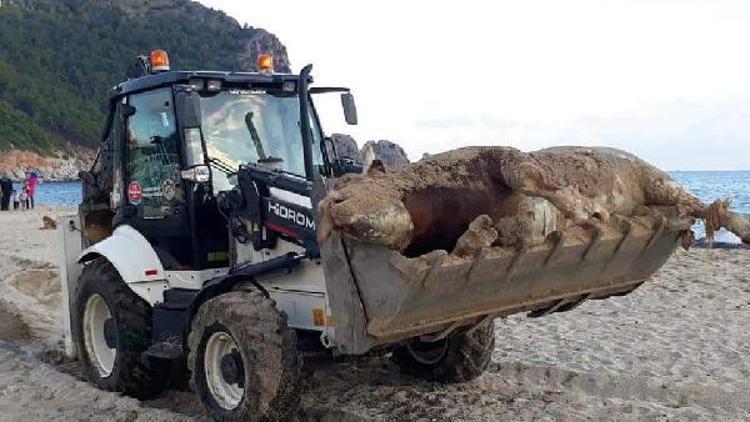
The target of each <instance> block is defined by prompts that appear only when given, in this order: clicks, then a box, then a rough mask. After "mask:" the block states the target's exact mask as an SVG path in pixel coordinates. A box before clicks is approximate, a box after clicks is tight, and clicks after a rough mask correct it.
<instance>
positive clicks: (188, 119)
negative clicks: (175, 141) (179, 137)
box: [174, 87, 201, 129]
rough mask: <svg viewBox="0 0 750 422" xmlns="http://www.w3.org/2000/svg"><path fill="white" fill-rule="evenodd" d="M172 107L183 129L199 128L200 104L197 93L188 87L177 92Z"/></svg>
mask: <svg viewBox="0 0 750 422" xmlns="http://www.w3.org/2000/svg"><path fill="white" fill-rule="evenodd" d="M174 105H175V110H176V111H177V116H178V119H179V122H180V124H181V125H182V128H183V129H189V128H199V127H201V102H200V95H198V93H197V92H195V91H193V90H192V88H190V87H186V88H185V89H180V90H178V91H177V93H176V94H175V101H174Z"/></svg>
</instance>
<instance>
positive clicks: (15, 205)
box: [13, 189, 21, 210]
mask: <svg viewBox="0 0 750 422" xmlns="http://www.w3.org/2000/svg"><path fill="white" fill-rule="evenodd" d="M20 203H21V192H20V191H17V190H15V189H14V190H13V209H14V210H17V209H18V207H19V205H20Z"/></svg>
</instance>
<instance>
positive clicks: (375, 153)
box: [331, 133, 410, 170]
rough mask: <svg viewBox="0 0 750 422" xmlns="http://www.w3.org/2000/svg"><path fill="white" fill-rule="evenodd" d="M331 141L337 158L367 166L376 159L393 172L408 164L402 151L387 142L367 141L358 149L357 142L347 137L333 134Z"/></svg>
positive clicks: (399, 147) (397, 146)
mask: <svg viewBox="0 0 750 422" xmlns="http://www.w3.org/2000/svg"><path fill="white" fill-rule="evenodd" d="M331 139H332V140H333V145H334V148H336V154H337V155H338V156H339V157H342V158H351V159H353V160H355V161H357V162H359V163H361V164H368V163H369V162H370V161H371V160H373V159H378V160H380V161H382V162H383V164H385V166H386V167H387V168H389V169H392V170H395V169H400V168H402V167H404V166H406V165H407V164H409V163H410V161H409V157H407V156H406V152H404V149H403V148H401V146H399V145H398V144H396V143H394V142H391V141H388V140H384V139H381V140H379V141H367V142H365V144H364V146H363V147H362V149H360V148H359V146H358V145H357V141H355V140H354V138H352V137H351V136H349V135H344V134H340V133H334V134H332V135H331Z"/></svg>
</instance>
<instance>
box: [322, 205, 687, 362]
mask: <svg viewBox="0 0 750 422" xmlns="http://www.w3.org/2000/svg"><path fill="white" fill-rule="evenodd" d="M618 223H619V224H617V226H619V227H618V229H614V228H609V226H607V227H606V228H602V229H599V230H596V231H593V232H592V233H593V234H592V235H590V236H573V235H567V236H566V235H564V234H563V233H561V232H555V233H553V234H552V235H550V236H549V238H548V239H547V241H546V242H545V243H543V244H541V245H537V246H534V247H531V248H528V249H522V250H510V249H508V248H499V247H488V248H484V249H482V250H481V252H480V253H479V254H478V255H477V256H476V257H475V258H473V259H472V258H458V257H456V256H453V255H450V254H448V253H447V252H446V251H433V252H431V253H428V254H426V255H423V256H420V257H416V258H408V257H405V256H403V255H401V254H400V253H398V252H396V251H393V250H390V249H386V248H384V247H382V246H376V245H372V244H368V243H363V242H360V241H356V240H353V239H351V238H348V237H346V236H345V235H342V234H340V233H334V234H333V236H332V237H331V238H330V239H329V240H328V241H327V242H325V243H324V244H323V245H322V248H321V254H322V257H323V264H324V269H325V273H326V283H327V292H328V297H329V303H330V307H331V313H332V316H333V320H334V325H335V330H334V331H335V333H334V338H333V339H332V341H333V344H334V345H336V346H337V347H338V348H339V349H340V350H341V351H342V352H344V353H349V354H362V353H366V352H367V351H369V350H370V349H372V348H373V347H377V346H380V345H385V344H390V343H394V342H397V341H399V340H404V339H407V338H412V337H416V336H423V335H427V336H430V337H431V338H433V339H439V338H443V337H444V336H447V335H449V334H450V333H451V332H452V331H454V330H456V329H459V328H461V327H464V326H469V325H473V324H476V323H478V322H480V321H482V320H484V319H486V318H493V317H498V316H503V315H509V314H512V313H517V312H524V311H533V313H532V315H534V314H535V315H537V316H538V315H544V314H546V313H548V312H554V311H562V310H568V309H572V308H573V307H574V306H576V305H577V304H579V303H581V302H582V301H584V300H587V299H597V298H604V297H607V296H611V295H613V294H626V293H628V292H630V291H632V290H633V289H635V288H636V287H638V285H640V284H641V283H642V282H644V281H645V280H647V279H648V278H649V277H650V276H651V275H652V274H653V273H654V272H655V271H656V270H658V269H659V268H660V267H661V266H662V265H663V264H664V262H665V261H666V260H667V259H668V258H669V256H670V255H671V254H672V253H673V251H674V250H675V248H676V247H677V246H678V244H679V239H680V236H681V235H682V234H683V233H684V231H685V230H687V229H689V227H690V226H689V223H685V222H674V221H672V222H668V221H667V220H666V219H663V218H645V217H635V218H627V219H626V218H619V221H618Z"/></svg>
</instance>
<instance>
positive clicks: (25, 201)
mask: <svg viewBox="0 0 750 422" xmlns="http://www.w3.org/2000/svg"><path fill="white" fill-rule="evenodd" d="M28 192H29V188H28V187H27V186H24V187H23V189H21V195H20V196H19V198H18V199H19V202H20V203H21V209H24V210H27V209H29V193H28Z"/></svg>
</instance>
